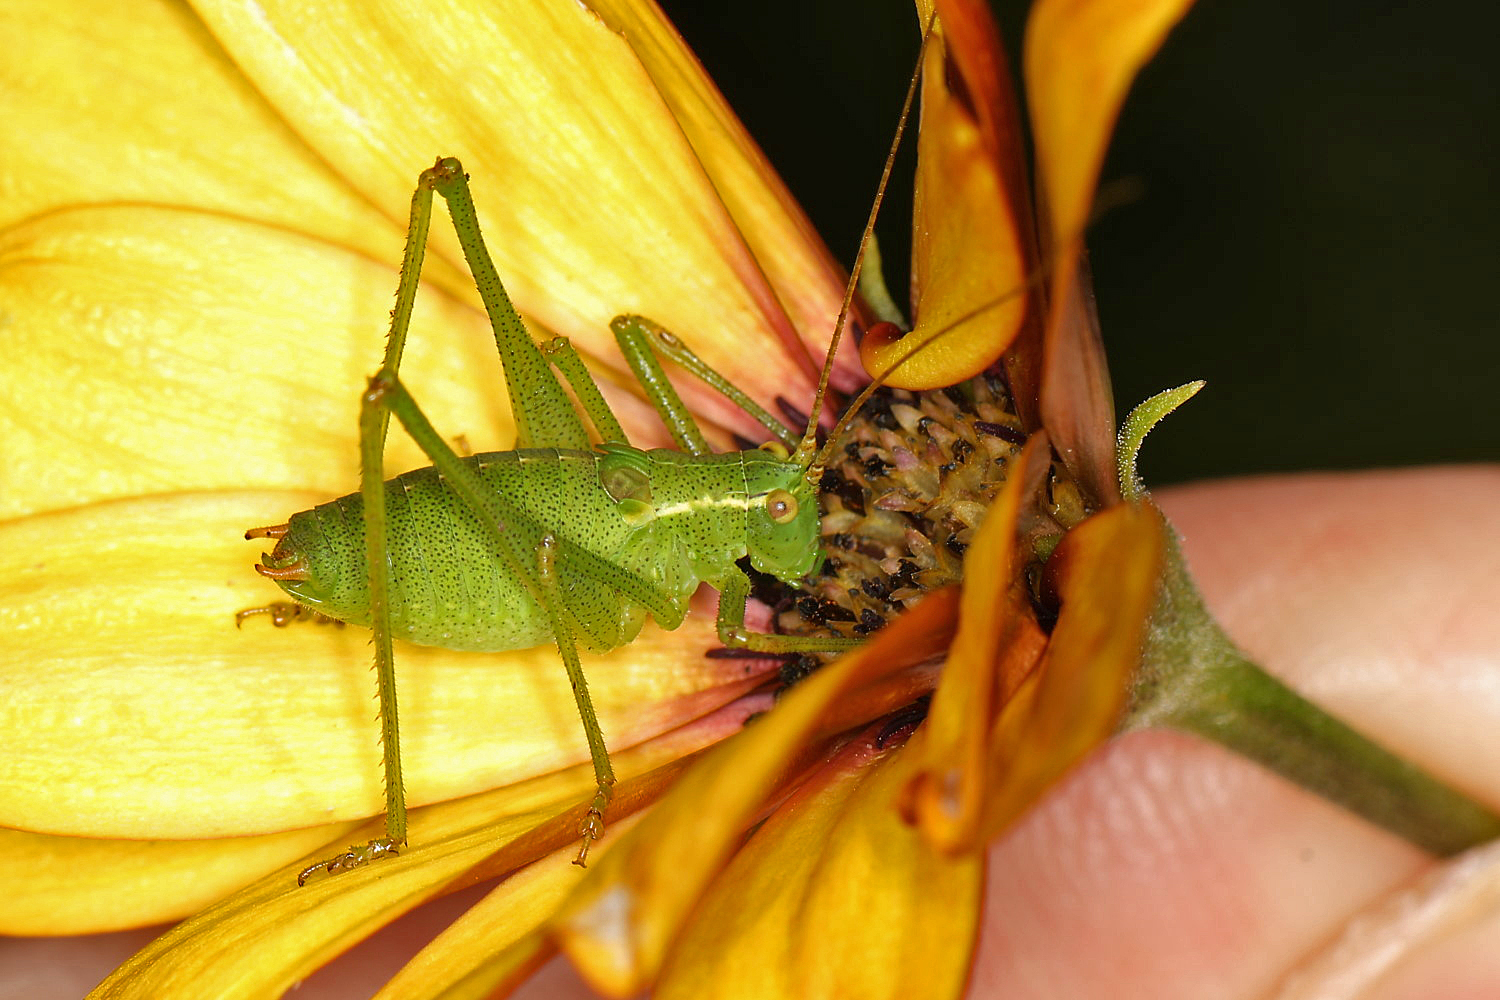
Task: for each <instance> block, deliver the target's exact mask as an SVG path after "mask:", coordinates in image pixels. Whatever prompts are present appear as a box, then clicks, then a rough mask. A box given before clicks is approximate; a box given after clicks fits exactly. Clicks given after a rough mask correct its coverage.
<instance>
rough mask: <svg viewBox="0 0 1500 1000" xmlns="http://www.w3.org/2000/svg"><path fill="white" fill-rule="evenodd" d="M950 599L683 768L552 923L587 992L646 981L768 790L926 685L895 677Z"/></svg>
mask: <svg viewBox="0 0 1500 1000" xmlns="http://www.w3.org/2000/svg"><path fill="white" fill-rule="evenodd" d="M955 603H956V602H955V595H954V593H953V592H952V591H951V590H943V591H937V592H934V593H932V594H929V595H927V597H926V598H924V599H923V601H922V602H921V603H920V604H918V605H917V607H916V608H915V609H913V610H911V611H909V612H907V613H906V614H905V615H903V616H901V617H900V618H897V619H896V620H895V621H894V622H892V623H891V624H890V625H889V626H888V627H886V628H885V629H883V630H882V631H880V632H879V633H878V634H877V635H876V636H875V638H874V639H873V640H871V642H870V643H869V644H868V645H865V646H862V647H861V648H859V649H858V650H856V651H855V652H853V653H850V654H849V655H848V656H846V657H844V658H842V659H840V660H838V661H836V662H835V663H832V664H830V665H829V666H827V667H825V668H824V669H823V670H821V671H819V672H818V673H817V674H815V675H813V676H812V677H810V678H808V679H807V680H806V681H804V682H803V683H802V684H801V685H799V686H798V687H797V688H796V689H795V690H793V691H792V692H791V694H789V695H788V696H787V697H786V698H784V699H783V700H782V702H781V704H779V705H778V706H777V708H776V711H774V712H772V713H771V714H770V715H769V716H767V717H766V718H764V719H761V720H759V721H758V722H757V723H756V724H755V725H753V726H751V727H750V728H749V729H747V730H746V731H745V732H744V733H741V734H738V735H737V736H736V737H735V738H734V739H732V740H729V741H727V742H726V743H725V744H724V745H723V746H720V747H717V748H715V750H714V751H713V753H711V754H710V755H708V756H707V757H706V758H705V759H704V760H703V761H701V762H700V763H699V764H697V765H696V766H695V767H694V768H692V769H691V770H690V771H689V772H688V773H687V774H686V775H684V776H683V778H682V779H680V780H679V781H678V782H677V784H676V785H675V786H674V787H673V789H672V792H671V794H670V795H668V796H667V797H666V798H665V799H664V800H663V801H662V802H661V803H660V804H659V805H658V806H657V807H656V808H655V809H653V810H652V812H651V815H650V816H648V817H646V819H644V820H643V821H642V822H641V825H640V826H638V827H637V828H636V829H635V830H633V831H631V833H630V834H629V835H628V836H627V837H626V838H625V839H624V841H622V842H621V843H620V845H619V846H618V847H616V848H615V849H614V850H613V851H611V852H610V853H609V855H608V856H607V857H606V858H605V859H604V860H603V861H602V862H601V863H600V864H599V865H597V866H595V870H594V872H593V874H592V877H591V878H590V880H589V881H588V882H587V883H586V884H585V885H584V886H582V887H581V888H580V890H579V892H578V893H576V894H575V895H574V897H573V898H572V899H571V900H569V902H568V903H567V905H566V906H565V907H564V909H563V912H562V914H561V915H560V917H559V924H558V926H557V931H558V934H559V936H560V938H561V942H562V946H563V948H564V949H565V950H566V951H567V952H568V954H569V956H570V957H571V958H572V960H573V963H574V964H575V965H576V966H577V967H578V968H579V970H580V971H581V972H582V973H583V974H584V976H585V977H587V978H588V979H589V980H590V982H592V983H593V984H594V986H595V987H596V988H598V989H602V990H605V991H607V992H609V993H610V994H612V995H618V996H628V995H630V994H631V993H633V992H635V991H637V990H639V989H641V988H642V987H643V986H645V985H646V984H647V983H649V982H650V981H651V980H652V979H653V978H654V977H655V975H656V973H657V971H658V970H659V969H660V967H661V964H662V961H663V960H664V959H665V957H666V954H667V950H668V948H669V947H670V946H671V943H672V941H673V940H674V939H675V938H676V936H677V935H678V933H680V931H681V929H682V926H683V924H684V922H685V921H686V920H687V918H688V916H689V914H690V913H691V912H692V911H693V908H694V906H695V905H696V904H697V902H698V900H699V899H700V898H701V896H702V894H703V892H704V891H705V890H706V889H707V887H708V885H709V883H710V882H711V881H712V879H713V878H714V876H715V875H716V874H717V873H718V872H719V870H720V869H721V868H722V867H723V865H724V864H725V863H726V862H727V861H728V860H729V858H730V856H731V855H732V854H733V853H734V851H735V849H736V848H737V847H738V846H739V843H740V839H741V837H742V835H743V832H744V830H745V829H746V828H747V827H748V826H749V825H750V824H751V823H752V822H753V821H754V819H755V818H756V815H757V814H758V813H759V812H760V811H761V810H762V809H763V808H764V804H765V801H766V798H767V796H768V795H769V794H770V793H772V792H773V790H775V789H776V788H778V787H779V786H780V785H781V784H783V783H785V782H787V781H788V780H790V779H791V778H792V777H794V776H795V775H796V774H797V772H798V770H799V769H800V767H802V766H805V765H806V764H807V763H809V762H810V761H808V759H807V758H808V757H809V755H811V754H815V753H817V752H818V751H819V749H820V745H821V744H820V742H819V740H820V739H822V738H825V737H826V736H827V735H830V734H831V733H833V732H837V731H838V730H839V729H840V728H849V727H851V726H854V725H858V724H860V723H861V722H863V721H867V720H868V719H869V718H872V717H874V716H876V715H879V714H882V712H883V711H887V710H889V709H890V708H893V707H896V706H898V705H900V704H904V703H905V701H907V700H910V699H911V698H912V697H915V696H916V695H917V694H920V693H921V692H922V691H923V690H925V689H926V688H927V687H930V685H931V677H930V675H928V676H925V677H923V676H916V677H913V678H912V683H911V686H910V687H907V686H905V685H902V684H901V683H900V681H901V678H900V677H898V676H897V675H898V674H900V673H902V671H903V669H904V668H905V667H907V666H908V665H910V664H913V663H920V662H922V661H924V660H926V659H927V658H928V657H931V656H932V655H934V654H936V653H937V652H938V651H940V650H941V649H942V648H943V647H944V646H945V645H946V643H947V640H948V638H949V636H950V634H951V627H952V616H953V613H954V605H955ZM883 679H884V680H889V681H892V682H893V683H895V690H893V691H892V692H890V693H889V694H882V695H881V696H880V697H877V698H875V699H873V704H870V703H866V704H861V697H860V695H861V694H862V693H866V692H871V691H873V690H875V688H874V687H872V686H873V685H876V682H878V681H881V680H883ZM867 701H868V699H867ZM861 716H863V717H862V718H861Z"/></svg>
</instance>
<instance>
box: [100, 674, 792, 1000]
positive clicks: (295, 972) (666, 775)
mask: <svg viewBox="0 0 1500 1000" xmlns="http://www.w3.org/2000/svg"><path fill="white" fill-rule="evenodd" d="M753 704H755V705H759V704H762V703H761V702H759V701H754V702H753ZM746 707H747V706H743V705H736V706H727V707H726V708H725V709H724V710H722V711H720V712H717V713H715V714H714V715H713V716H710V717H708V718H705V719H702V720H699V721H698V722H697V723H695V724H693V725H691V726H687V727H684V728H683V729H681V730H677V731H675V732H673V733H669V734H666V735H664V736H662V737H660V738H658V739H656V740H653V741H651V742H650V743H648V744H645V745H642V746H640V747H634V748H631V749H630V750H627V751H624V752H621V753H619V754H616V755H615V757H614V762H615V770H616V772H617V773H618V774H619V776H620V778H621V782H620V784H619V785H618V786H616V798H615V802H614V808H615V810H616V811H617V814H618V815H619V816H622V817H623V816H626V815H629V814H630V813H632V812H634V811H636V810H638V809H640V808H641V807H642V806H644V805H645V804H646V803H648V802H650V801H651V800H652V799H654V798H655V797H656V796H657V795H659V794H660V793H661V791H662V789H663V788H664V787H665V786H666V785H667V784H668V783H670V782H671V780H672V779H673V777H675V776H676V775H677V774H678V773H679V771H680V769H681V767H682V758H683V757H684V756H685V755H687V754H691V753H693V752H694V751H697V750H700V749H702V748H703V747H704V746H706V745H708V744H711V743H713V742H715V741H716V740H720V739H722V738H723V737H724V735H725V734H726V732H729V731H733V730H734V729H736V728H738V727H739V726H740V725H742V724H743V721H744V717H745V712H744V709H745V708H746ZM593 787H594V775H593V769H592V768H590V767H588V766H587V765H584V766H580V767H575V768H570V769H568V770H566V771H560V772H554V773H552V774H548V775H545V776H543V777H540V778H537V779H535V780H533V781H529V782H525V783H523V784H520V785H513V786H510V787H507V788H501V789H496V790H494V791H491V792H486V793H484V794H482V795H475V796H471V797H469V798H466V799H459V800H457V801H454V802H444V803H442V804H440V805H436V806H430V807H428V808H426V809H420V810H417V811H415V812H413V813H412V816H411V830H410V832H411V844H412V846H411V847H409V848H408V849H406V850H404V851H403V852H402V853H401V854H400V855H399V856H397V857H394V858H389V859H385V860H382V861H380V862H379V863H378V864H374V865H370V866H368V867H365V868H360V869H356V870H354V871H351V872H345V873H343V874H340V875H337V876H330V877H323V878H315V879H313V880H312V881H309V882H308V884H307V885H306V886H301V887H299V886H298V885H297V871H298V868H300V867H301V865H300V864H295V865H292V866H290V867H288V868H285V869H283V870H281V871H278V872H275V873H273V874H271V875H268V876H266V877H265V878H262V879H260V880H259V881H258V882H256V883H255V884H254V885H251V886H249V887H247V888H246V889H244V890H243V891H241V892H239V893H236V894H235V895H233V896H230V897H229V898H227V899H225V900H223V901H222V902H219V903H217V904H215V905H214V906H211V907H209V908H208V909H206V910H204V911H203V912H202V913H199V914H198V915H197V916H194V917H193V918H191V919H190V920H186V921H184V922H183V923H181V924H178V925H177V926H176V927H174V928H172V929H171V930H170V931H168V932H167V933H166V934H164V935H162V936H161V937H160V938H157V939H156V940H155V941H153V942H152V943H151V944H150V945H148V946H147V947H146V948H144V949H142V950H141V951H140V952H139V953H137V954H136V955H135V956H134V957H132V958H131V959H130V960H129V961H128V962H126V963H125V964H124V965H122V966H121V967H120V968H119V969H118V970H116V972H115V973H114V974H113V975H112V976H110V978H109V979H107V980H106V981H105V982H104V983H103V984H101V985H100V987H99V988H98V989H97V990H95V991H94V992H93V993H91V994H90V997H92V998H96V1000H103V998H135V997H140V998H142V1000H161V998H164V997H172V996H183V997H209V996H211V997H215V998H216V1000H235V998H244V1000H260V998H262V997H267V996H280V995H281V993H282V991H284V990H286V989H288V988H289V987H290V986H291V985H292V984H293V983H295V982H297V981H298V980H299V979H301V978H302V977H304V976H306V975H307V974H308V973H310V972H312V971H313V970H314V969H316V968H318V967H319V966H321V965H323V964H324V963H325V962H327V961H329V960H330V959H332V958H333V957H334V956H335V955H337V954H339V953H340V952H341V951H343V950H344V949H346V948H348V947H349V946H351V945H353V944H354V943H355V942H357V941H359V940H360V939H362V938H364V937H367V936H369V935H370V934H371V933H372V932H374V931H375V930H376V929H378V928H379V927H381V926H383V925H385V924H387V923H389V922H390V921H392V920H394V919H395V918H396V917H398V916H400V915H401V914H403V913H405V912H407V911H408V910H410V909H412V908H413V907H415V906H418V905H420V904H421V903H423V902H425V901H426V900H428V899H431V898H433V897H434V896H437V895H440V894H442V893H443V892H445V891H447V890H450V889H453V888H458V887H460V886H462V885H466V884H470V883H472V882H477V881H481V880H483V879H485V878H490V877H493V876H495V875H500V874H504V873H506V872H509V871H513V870H514V869H516V868H518V867H520V866H521V865H524V864H527V863H528V862H530V861H533V860H535V859H536V858H539V857H542V856H543V855H545V854H547V853H548V852H551V851H554V850H558V849H560V848H562V847H564V846H565V845H569V844H571V843H573V842H574V841H576V839H577V836H578V832H577V831H578V822H579V820H580V819H581V818H582V815H583V812H584V809H585V806H586V802H587V798H588V796H589V795H591V794H592V791H593ZM378 829H379V828H378V826H376V825H374V824H371V825H370V826H369V827H368V828H367V829H366V830H364V831H359V832H357V833H356V835H355V836H356V839H363V838H364V837H366V836H373V835H374V834H375V833H376V832H378ZM332 849H335V848H334V846H333V845H330V846H329V847H328V848H325V850H324V851H323V852H319V854H314V855H312V856H310V857H309V858H308V859H306V860H307V861H316V860H317V859H318V857H319V856H320V855H321V856H326V853H327V851H328V850H332ZM526 902H527V904H528V905H532V906H534V907H536V910H535V912H531V913H518V914H517V920H518V921H522V922H524V921H525V920H539V919H541V918H542V917H544V916H545V915H546V913H549V912H551V908H550V902H549V901H548V900H547V899H546V898H545V896H539V897H537V898H533V899H529V900H526Z"/></svg>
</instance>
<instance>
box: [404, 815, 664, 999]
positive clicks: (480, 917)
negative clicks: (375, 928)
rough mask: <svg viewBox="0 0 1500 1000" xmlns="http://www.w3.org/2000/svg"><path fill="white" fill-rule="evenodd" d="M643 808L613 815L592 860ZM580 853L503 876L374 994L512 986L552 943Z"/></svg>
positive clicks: (473, 994)
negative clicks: (551, 922)
mask: <svg viewBox="0 0 1500 1000" xmlns="http://www.w3.org/2000/svg"><path fill="white" fill-rule="evenodd" d="M640 816H641V814H640V813H636V814H635V815H632V816H629V817H627V818H626V819H624V820H621V821H619V822H611V823H610V824H609V827H608V829H607V830H606V831H605V833H604V837H603V839H601V840H599V841H597V842H596V843H595V844H594V846H593V847H592V848H591V849H590V851H589V860H590V861H591V862H593V863H597V862H598V861H599V859H600V858H603V857H604V856H605V855H606V854H607V853H608V852H609V850H610V848H611V847H613V846H614V844H615V843H616V842H617V841H618V840H619V839H620V836H621V835H622V834H624V833H625V831H627V830H629V829H630V828H631V827H633V826H634V825H635V823H636V822H637V820H638V819H639V817H640ZM577 853H578V851H577V848H576V847H575V846H573V845H569V846H568V847H565V848H563V849H562V850H560V851H554V852H553V853H551V854H549V855H548V856H547V857H545V858H542V859H541V860H539V861H536V862H533V863H532V864H530V865H528V866H526V867H525V868H522V869H521V870H520V871H518V872H516V873H515V874H513V875H511V876H509V877H507V878H506V880H505V881H504V882H502V883H501V884H500V885H499V886H497V887H496V888H495V889H493V890H492V891H491V892H490V893H489V894H488V895H486V896H485V897H484V899H482V900H480V901H479V902H478V903H475V904H474V905H473V906H471V907H469V909H467V910H466V911H464V913H463V915H462V916H460V917H459V918H458V919H457V920H455V921H453V923H452V924H450V925H449V926H448V927H447V928H445V929H444V930H443V932H442V933H441V934H439V935H438V936H437V937H435V938H433V939H432V941H430V942H429V943H428V944H427V946H426V947H424V948H423V949H422V950H421V951H420V952H418V953H417V955H416V957H414V958H413V959H412V960H411V961H410V962H408V963H407V964H406V965H405V966H403V967H402V969H401V971H400V972H399V973H397V974H396V976H395V977H394V978H392V979H391V980H390V982H388V983H386V984H385V986H384V987H382V988H381V990H380V992H379V993H378V994H376V998H375V1000H486V998H488V997H491V996H496V995H499V994H503V993H505V992H508V991H509V990H510V989H512V988H514V987H515V986H516V985H517V984H518V983H519V981H520V980H521V979H523V978H524V977H525V976H526V975H528V974H529V973H530V972H532V971H533V970H534V969H535V968H536V967H537V966H538V965H540V964H541V963H542V962H543V961H545V960H546V959H547V958H548V957H549V956H550V955H551V954H552V953H553V952H555V951H556V946H555V945H554V944H553V943H552V942H551V940H550V938H549V937H548V936H547V935H546V934H545V933H544V932H543V925H544V924H545V922H546V919H547V918H548V917H550V916H551V915H552V914H553V913H555V912H556V911H557V908H558V907H559V906H560V905H561V904H562V902H563V900H564V899H566V898H567V895H568V893H570V892H572V891H573V889H574V888H576V887H577V885H578V881H579V876H580V872H579V869H578V866H577V865H575V864H573V858H574V857H575V856H576V855H577Z"/></svg>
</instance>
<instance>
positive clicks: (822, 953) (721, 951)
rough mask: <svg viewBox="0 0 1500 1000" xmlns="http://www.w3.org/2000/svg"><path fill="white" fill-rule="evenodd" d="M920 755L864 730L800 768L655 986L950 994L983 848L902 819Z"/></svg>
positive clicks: (964, 958)
mask: <svg viewBox="0 0 1500 1000" xmlns="http://www.w3.org/2000/svg"><path fill="white" fill-rule="evenodd" d="M915 763H916V761H915V760H914V758H913V757H912V755H911V754H910V753H908V752H907V749H906V748H902V749H886V750H884V751H882V750H880V749H878V748H877V747H876V745H875V742H874V741H873V740H872V738H871V735H870V734H866V735H864V736H861V737H860V738H857V739H855V740H854V741H853V742H851V743H850V744H848V745H847V746H845V747H844V748H843V749H842V750H840V751H839V752H838V753H837V754H836V755H835V756H834V757H833V758H832V759H830V760H829V761H828V762H827V763H825V764H823V765H822V766H821V767H819V768H817V769H816V770H815V771H814V772H813V773H812V774H811V775H809V776H808V778H807V779H806V780H805V781H804V782H803V783H802V784H801V785H799V786H798V787H797V789H796V791H795V792H793V793H792V795H791V796H790V797H789V798H788V799H787V800H786V801H785V802H783V803H781V804H780V805H779V806H778V807H777V809H776V811H775V812H774V813H772V814H771V817H770V818H769V819H768V820H766V822H765V823H764V824H763V825H762V826H761V827H759V828H758V829H757V830H756V831H755V834H754V835H753V836H752V837H751V838H750V841H749V843H747V844H746V845H745V846H744V847H743V848H742V849H741V850H740V851H739V852H738V853H737V854H736V855H735V857H734V859H733V860H732V861H731V862H730V863H729V866H728V867H727V868H726V869H725V870H724V872H723V873H722V874H721V875H720V876H719V877H718V878H717V879H716V880H715V881H714V884H713V886H712V888H711V889H710V890H709V891H708V893H707V895H705V897H704V899H703V901H702V902H701V903H700V904H699V905H698V909H697V911H696V913H695V915H694V919H693V921H692V923H691V924H689V925H688V927H687V928H686V930H685V931H684V933H683V936H682V938H681V939H680V940H679V941H678V942H677V943H676V944H675V945H674V947H673V949H672V955H671V957H670V959H669V960H668V962H667V965H666V967H665V968H664V969H663V970H662V976H661V981H660V982H659V983H657V985H656V988H655V991H654V994H655V996H657V997H660V998H662V1000H675V998H688V997H704V996H713V997H826V996H847V997H903V998H922V997H933V998H939V997H953V996H957V995H958V993H959V991H960V989H961V988H962V985H963V983H964V980H965V979H966V977H967V976H968V973H969V957H970V954H971V952H972V950H973V945H974V932H975V928H976V926H977V924H978V917H979V904H980V887H981V885H982V882H983V880H982V878H981V873H982V868H983V859H982V856H981V855H978V854H969V855H966V856H960V857H947V856H943V855H941V854H939V853H938V852H936V851H935V850H933V848H932V847H931V846H930V845H929V843H928V842H927V840H926V839H925V838H924V837H923V836H922V833H921V831H919V830H917V829H914V828H913V827H911V826H908V825H907V824H906V823H904V822H903V821H902V819H901V816H900V814H899V813H898V812H897V810H896V809H895V808H894V807H893V800H894V799H895V797H896V794H897V792H898V790H899V789H900V788H901V786H902V785H903V784H905V783H906V782H907V781H908V780H909V778H910V775H911V768H912V766H913V765H914V764H915Z"/></svg>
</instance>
